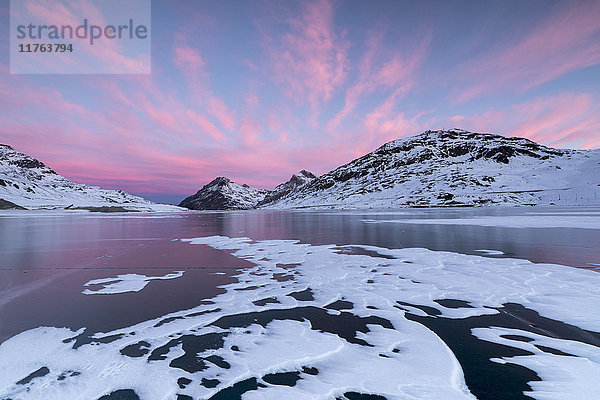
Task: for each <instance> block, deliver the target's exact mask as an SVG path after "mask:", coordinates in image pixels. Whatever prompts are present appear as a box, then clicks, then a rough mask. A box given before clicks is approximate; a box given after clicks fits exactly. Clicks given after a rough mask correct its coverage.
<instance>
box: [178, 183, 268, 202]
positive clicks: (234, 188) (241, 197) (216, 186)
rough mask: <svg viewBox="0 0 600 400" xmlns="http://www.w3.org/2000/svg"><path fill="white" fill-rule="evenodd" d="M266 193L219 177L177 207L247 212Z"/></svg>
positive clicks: (266, 191) (266, 192)
mask: <svg viewBox="0 0 600 400" xmlns="http://www.w3.org/2000/svg"><path fill="white" fill-rule="evenodd" d="M268 193H269V191H268V190H264V189H256V188H253V187H251V186H248V185H238V184H237V183H235V182H233V181H232V180H231V179H228V178H225V177H222V176H221V177H218V178H215V179H213V180H212V181H211V182H209V183H208V184H206V185H204V186H203V187H202V189H200V190H198V191H197V192H196V194H194V195H192V196H189V197H187V198H185V199H184V200H183V201H182V202H181V203H180V204H179V206H180V207H186V208H189V209H191V210H248V209H251V208H254V206H256V204H257V203H258V202H260V201H262V200H263V199H264V198H265V196H266V195H267V194H268Z"/></svg>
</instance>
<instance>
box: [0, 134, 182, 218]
mask: <svg viewBox="0 0 600 400" xmlns="http://www.w3.org/2000/svg"><path fill="white" fill-rule="evenodd" d="M0 209H70V210H88V211H102V212H111V211H112V212H119V211H178V210H179V211H180V210H182V209H181V208H179V207H175V206H171V205H166V204H155V203H152V202H150V201H148V200H146V199H143V198H141V197H138V196H134V195H131V194H128V193H125V192H123V191H121V190H105V189H101V188H99V187H97V186H89V185H84V184H81V183H74V182H71V181H70V180H68V179H67V178H65V177H64V176H61V175H58V174H57V173H56V172H54V171H53V170H52V169H50V168H48V167H47V166H46V165H45V164H44V163H42V162H41V161H38V160H36V159H35V158H32V157H29V156H28V155H25V154H23V153H20V152H18V151H16V150H15V149H13V148H12V147H10V146H7V145H0Z"/></svg>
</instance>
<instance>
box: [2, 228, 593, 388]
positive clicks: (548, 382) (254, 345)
mask: <svg viewBox="0 0 600 400" xmlns="http://www.w3.org/2000/svg"><path fill="white" fill-rule="evenodd" d="M184 241H185V242H188V243H190V244H195V245H208V246H211V247H213V248H215V249H219V250H226V251H231V252H232V254H233V255H234V256H236V257H239V258H242V259H245V260H248V261H251V262H252V263H254V264H256V267H253V268H248V269H244V270H241V272H240V274H239V275H238V279H239V281H238V282H236V283H232V284H229V285H226V286H224V288H225V289H226V293H224V294H222V295H219V296H217V297H215V298H213V299H212V300H213V302H214V304H209V305H201V306H198V307H196V308H194V309H191V310H183V311H180V312H177V313H173V314H170V315H167V316H163V317H161V318H158V319H156V320H152V321H147V322H143V323H140V324H137V325H135V326H130V327H124V328H123V329H120V330H117V331H113V332H107V333H98V334H96V335H94V337H92V338H88V339H87V340H83V339H85V338H87V336H86V335H85V334H84V333H83V332H82V331H79V332H73V331H71V330H69V329H66V328H44V327H42V328H37V329H34V330H30V331H27V332H23V333H21V334H19V335H17V336H15V337H13V338H11V339H9V340H8V341H6V342H4V343H2V344H1V345H0V360H3V361H4V362H3V363H0V398H3V397H10V398H13V399H22V400H29V399H39V398H42V397H43V398H44V399H48V400H53V399H64V398H69V399H92V400H94V399H97V398H99V397H100V396H102V395H105V394H108V393H110V392H112V391H115V390H120V389H131V390H134V391H135V392H136V393H137V394H138V395H139V396H140V397H141V398H142V399H148V400H153V399H157V400H158V399H163V398H174V397H176V394H182V395H187V396H191V397H192V398H201V399H209V398H211V397H212V396H213V395H215V394H216V393H219V392H220V391H222V390H225V389H226V388H228V387H233V386H234V385H238V386H236V387H240V386H239V385H240V384H241V383H244V384H246V385H249V386H252V384H253V383H254V384H255V386H254V387H253V388H251V389H252V390H248V391H246V392H245V393H244V394H243V397H242V398H243V399H244V400H246V399H267V398H269V399H273V398H277V399H298V398H318V399H326V398H327V399H329V398H336V397H341V396H342V395H343V394H344V393H346V392H350V391H352V392H359V393H370V394H377V395H380V396H384V397H385V398H387V399H388V400H393V399H408V398H414V399H440V400H442V399H444V400H446V399H473V396H472V395H471V394H470V393H469V391H468V389H467V388H466V386H465V381H464V376H463V371H462V368H461V366H460V364H459V363H458V361H457V358H456V356H455V355H454V354H453V353H452V351H451V350H450V348H449V347H448V346H447V345H446V344H445V343H444V342H443V341H442V340H441V339H440V337H439V336H438V335H436V334H435V333H433V332H432V331H430V330H429V329H427V328H426V327H425V326H424V325H422V324H420V323H417V322H414V321H411V320H409V319H407V318H406V317H405V315H406V314H405V311H403V310H402V309H401V308H405V309H410V311H411V312H412V313H414V314H419V313H421V314H425V313H424V312H423V311H421V309H419V308H416V307H412V306H404V307H400V306H399V304H400V303H398V302H402V303H406V304H408V303H410V304H413V305H419V306H420V307H429V308H430V309H435V310H436V313H438V314H439V317H441V318H448V319H450V320H454V319H461V318H466V317H470V316H477V315H493V314H495V313H498V311H497V310H496V309H495V308H499V307H502V305H503V304H505V303H508V302H512V303H518V304H522V305H524V306H525V307H528V308H529V309H532V310H535V311H537V312H538V313H540V315H542V316H544V317H547V318H552V319H556V320H559V321H564V322H566V323H569V324H572V325H575V326H578V327H581V328H583V329H588V330H595V331H599V330H600V309H599V308H598V307H590V306H589V305H590V304H592V305H593V304H597V303H598V301H599V300H600V290H599V289H598V288H599V287H600V274H598V273H595V272H591V271H586V270H580V269H575V268H570V267H564V266H558V265H548V264H533V263H531V262H528V261H524V260H517V259H510V258H489V257H481V256H472V255H463V254H456V253H450V252H438V251H430V250H427V249H394V250H390V249H385V248H379V247H373V246H362V247H364V248H365V250H370V251H371V252H370V254H371V255H367V254H348V253H344V252H340V251H339V247H338V246H336V245H324V246H313V245H309V244H302V243H299V242H297V241H293V240H266V241H258V242H254V241H252V240H251V239H249V238H229V237H221V236H214V237H204V238H194V239H184ZM377 254H378V255H386V256H389V257H386V258H381V257H380V256H377ZM280 274H288V275H293V278H294V279H293V280H284V281H282V280H278V279H277V276H281V275H280ZM184 279H185V278H184ZM102 281H104V282H100V283H109V282H107V281H106V280H102ZM96 282H98V280H97V281H96ZM144 282H145V281H144ZM265 299H270V301H260V300H265ZM440 299H455V300H460V301H463V302H468V304H469V306H468V307H444V306H442V305H441V304H440V303H438V302H436V301H435V300H438V301H439V300H440ZM422 309H423V308H422ZM474 334H475V335H476V336H477V337H479V338H480V339H481V340H484V341H493V340H504V339H502V338H500V339H498V338H499V335H500V334H502V333H499V332H497V331H494V328H481V329H480V330H474ZM522 334H523V335H528V336H529V337H533V336H532V335H534V334H532V333H530V332H526V333H522ZM72 337H78V338H79V339H78V340H79V341H81V340H83V342H82V343H81V344H80V345H78V346H77V348H74V344H75V343H77V342H73V341H69V340H68V339H69V338H72ZM534 339H535V341H536V342H535V343H534V344H541V345H547V346H552V347H553V348H556V349H560V350H563V351H564V352H566V353H567V352H568V353H572V354H573V355H575V357H571V358H573V360H570V361H567V362H563V360H564V357H565V356H560V357H562V358H556V357H559V356H555V355H552V357H554V358H551V357H550V356H548V355H547V354H542V353H544V352H543V351H541V350H540V351H536V352H533V353H534V354H533V355H532V356H525V357H520V358H519V359H517V360H509V359H507V360H500V362H514V363H517V364H519V365H524V366H527V367H528V368H530V369H532V370H533V371H536V372H537V373H538V375H539V376H541V377H542V379H543V381H542V382H534V383H532V384H531V385H532V387H533V392H532V393H531V394H529V395H530V396H532V397H534V398H539V399H542V398H544V399H562V398H578V399H581V398H584V397H582V396H581V395H579V397H575V396H572V395H571V393H572V391H571V387H572V386H573V385H577V386H578V388H582V389H581V390H584V389H585V388H590V390H596V387H597V386H596V385H597V383H595V382H596V381H595V380H596V376H597V371H598V366H599V365H600V352H599V351H598V350H599V349H598V348H597V347H595V346H590V345H585V344H584V343H579V342H574V343H571V342H572V341H567V340H562V339H556V338H547V337H544V336H540V335H538V336H535V337H534ZM538 341H539V342H538ZM513 342H514V341H510V342H509V343H506V344H507V345H509V346H514V345H515V343H513ZM33 344H35V346H34V345H33ZM516 345H519V344H516ZM546 361H548V362H546ZM43 367H46V368H47V369H48V373H46V374H45V375H44V376H39V377H35V378H32V379H31V380H30V381H29V382H27V383H25V384H18V382H19V381H22V380H23V379H24V378H26V377H28V376H31V374H32V373H34V372H36V371H39V370H40V368H43ZM585 368H587V369H585ZM69 371H71V372H69ZM307 371H308V372H307ZM311 371H313V372H311ZM314 371H318V372H317V373H315V372H314ZM557 371H559V372H560V371H563V372H564V371H566V372H565V373H562V372H560V373H559V372H557ZM73 372H76V373H77V374H73ZM286 372H288V373H296V374H297V376H298V377H299V379H298V380H297V382H295V384H294V385H293V386H282V385H276V384H271V383H269V382H268V379H267V376H268V375H269V374H278V373H286ZM65 374H66V375H67V377H66V378H63V379H60V378H61V376H65ZM180 378H186V379H189V380H191V381H192V383H190V384H188V385H180V384H178V383H177V381H178V379H180ZM203 379H204V380H206V382H209V383H212V384H214V385H213V386H211V385H208V386H203V385H202V382H204V381H203ZM258 384H261V385H263V386H264V387H261V386H258ZM215 385H216V386H215ZM181 386H183V387H181Z"/></svg>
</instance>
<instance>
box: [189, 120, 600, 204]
mask: <svg viewBox="0 0 600 400" xmlns="http://www.w3.org/2000/svg"><path fill="white" fill-rule="evenodd" d="M598 171H600V150H565V149H554V148H550V147H546V146H543V145H540V144H537V143H535V142H533V141H531V140H528V139H524V138H507V137H504V136H500V135H493V134H484V133H473V132H468V131H464V130H460V129H452V130H437V131H426V132H423V133H422V134H420V135H416V136H412V137H408V138H405V139H398V140H394V141H391V142H389V143H386V144H384V145H383V146H381V147H380V148H378V149H377V150H375V151H373V152H371V153H369V154H366V155H364V156H362V157H360V158H357V159H355V160H353V161H351V162H349V163H347V164H345V165H342V166H341V167H338V168H336V169H334V170H333V171H331V172H328V173H326V174H324V175H321V176H317V175H315V174H312V173H310V172H307V171H301V172H300V173H299V174H296V175H294V176H293V177H292V179H290V181H288V182H286V183H284V184H281V185H279V186H277V187H276V188H275V189H274V190H273V191H265V190H262V189H255V188H252V187H249V186H247V185H238V184H236V183H234V182H232V181H231V180H229V179H227V178H223V177H221V178H217V179H215V180H214V181H212V182H211V183H209V184H208V185H206V186H204V187H203V188H202V189H200V190H199V191H198V193H196V194H195V195H193V196H190V197H188V198H187V199H186V200H184V201H183V202H182V203H181V204H180V205H181V206H183V207H188V208H192V209H198V210H205V209H251V208H273V209H292V208H312V207H314V208H389V207H392V208H394V207H440V206H478V205H523V204H531V205H534V204H546V205H548V204H560V205H600V173H598Z"/></svg>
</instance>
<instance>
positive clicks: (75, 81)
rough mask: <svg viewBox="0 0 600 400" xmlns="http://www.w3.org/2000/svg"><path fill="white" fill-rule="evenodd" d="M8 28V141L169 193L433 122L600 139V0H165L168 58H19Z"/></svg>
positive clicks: (0, 81) (83, 169)
mask: <svg viewBox="0 0 600 400" xmlns="http://www.w3.org/2000/svg"><path fill="white" fill-rule="evenodd" d="M0 29H2V36H3V37H5V38H8V37H9V2H8V0H0ZM0 46H1V47H2V49H1V51H0V94H1V96H0V107H1V108H0V119H1V120H0V143H4V144H9V145H12V146H13V147H15V148H16V149H17V150H19V151H21V152H24V153H27V154H30V155H32V156H34V157H36V158H38V159H40V160H42V161H43V162H45V163H46V164H47V165H49V166H50V167H52V168H54V169H55V170H56V171H57V172H58V173H60V174H62V175H64V176H66V177H67V178H69V179H71V180H73V181H76V182H83V183H88V184H94V185H100V186H102V187H104V188H108V189H117V188H118V189H123V190H125V191H128V192H132V193H144V194H150V195H149V196H148V197H149V198H151V199H158V200H161V199H167V197H166V196H164V194H167V193H170V194H174V195H175V196H174V197H175V198H174V199H173V201H176V199H177V198H178V197H179V198H183V197H184V196H186V195H189V194H191V193H193V192H195V191H196V190H198V189H199V188H200V187H201V186H202V185H204V184H206V183H207V182H209V181H210V180H212V179H213V178H214V177H216V176H227V177H229V178H231V179H233V180H234V181H236V182H238V183H248V184H250V185H253V186H258V187H266V188H272V187H273V186H275V185H276V184H278V183H281V182H283V181H285V180H287V179H289V177H290V175H291V174H293V173H295V172H297V171H299V170H301V169H308V170H311V171H313V172H317V173H324V172H327V171H329V170H330V169H332V168H334V167H336V166H339V165H341V164H343V163H346V162H348V161H350V160H351V159H353V158H356V157H357V156H360V155H362V154H365V153H367V152H369V151H372V150H374V149H375V148H377V147H379V146H380V145H381V144H383V143H385V142H386V141H389V140H393V139H397V138H400V137H405V136H411V135H415V134H418V133H421V132H422V131H424V130H427V129H439V128H453V127H457V128H462V129H467V130H473V131H478V132H493V133H499V134H502V135H506V136H524V137H527V138H530V139H532V140H535V141H537V142H540V143H542V144H545V145H549V146H553V147H568V148H582V149H591V148H598V147H600V101H599V100H600V1H556V2H555V1H548V0H543V1H507V0H496V1H389V2H388V1H366V0H365V1H357V0H346V1H344V0H339V1H325V0H322V1H241V0H240V1H189V0H188V1H183V0H177V1H173V0H170V1H166V0H165V1H158V0H155V1H153V2H152V74H150V75H11V74H10V73H9V58H8V47H9V43H8V40H3V41H2V42H0Z"/></svg>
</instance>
